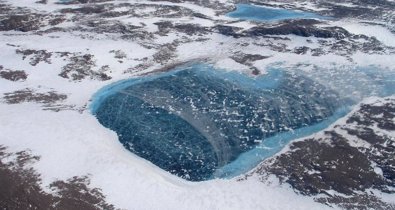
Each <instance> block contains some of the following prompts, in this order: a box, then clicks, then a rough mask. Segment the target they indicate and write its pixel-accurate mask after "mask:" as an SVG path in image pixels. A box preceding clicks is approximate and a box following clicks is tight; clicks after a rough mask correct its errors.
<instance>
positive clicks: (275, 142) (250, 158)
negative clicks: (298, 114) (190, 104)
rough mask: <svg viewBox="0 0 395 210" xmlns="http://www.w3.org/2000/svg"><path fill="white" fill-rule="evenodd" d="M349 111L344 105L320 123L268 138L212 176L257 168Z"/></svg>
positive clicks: (227, 176)
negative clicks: (292, 142) (296, 140)
mask: <svg viewBox="0 0 395 210" xmlns="http://www.w3.org/2000/svg"><path fill="white" fill-rule="evenodd" d="M348 112H350V107H342V108H339V109H338V110H337V111H336V112H335V113H334V114H333V115H332V116H330V117H328V118H327V119H326V120H324V121H322V122H320V123H317V124H314V125H311V126H307V127H303V128H299V129H296V130H293V131H288V132H284V133H280V134H277V135H275V136H273V137H270V138H267V139H265V140H264V141H263V142H262V143H261V144H259V145H258V146H257V147H256V148H254V149H252V150H250V151H248V152H245V153H243V154H241V155H240V156H239V157H238V158H237V159H236V160H234V161H232V162H231V163H229V164H227V165H225V166H223V167H222V168H219V169H217V170H216V171H215V173H214V174H213V177H212V178H233V177H236V176H239V175H240V174H244V173H246V172H248V171H250V170H252V169H253V168H255V167H256V166H257V165H258V164H259V163H260V162H262V160H265V159H267V158H269V157H271V156H273V155H275V154H276V153H278V152H280V151H281V150H282V149H283V148H284V146H285V145H287V144H288V143H289V142H291V141H292V140H295V139H298V138H303V137H306V136H309V135H312V134H314V133H317V132H318V131H321V130H324V129H325V128H327V127H328V126H330V125H331V124H333V123H334V122H335V121H336V120H338V119H339V118H341V117H344V116H345V115H346V114H347V113H348Z"/></svg>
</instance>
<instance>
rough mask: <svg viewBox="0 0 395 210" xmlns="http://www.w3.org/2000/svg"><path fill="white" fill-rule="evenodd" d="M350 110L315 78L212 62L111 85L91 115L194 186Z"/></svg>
mask: <svg viewBox="0 0 395 210" xmlns="http://www.w3.org/2000/svg"><path fill="white" fill-rule="evenodd" d="M349 105H350V103H349V101H348V100H343V99H342V98H341V97H339V96H338V94H337V93H336V92H334V91H332V90H330V89H328V88H326V87H324V86H322V85H320V84H319V83H317V82H314V81H313V80H311V79H309V78H307V77H304V76H302V75H298V74H295V73H290V72H287V71H285V70H283V69H270V70H269V71H268V74H266V75H262V76H258V77H251V76H248V75H244V74H242V73H238V72H229V71H225V70H220V69H215V68H213V67H212V66H209V65H205V64H194V65H190V66H183V67H179V68H177V69H175V70H173V71H170V72H166V73H161V74H156V75H152V76H145V77H140V78H134V79H130V80H125V81H121V82H118V83H115V84H112V85H109V86H107V87H105V88H103V89H102V90H100V91H99V92H98V93H97V94H96V95H95V96H94V98H93V102H92V104H91V109H92V112H93V113H94V114H95V115H96V117H97V118H98V120H99V121H100V123H101V124H102V125H104V126H105V127H107V128H109V129H111V130H114V131H115V132H116V133H117V134H118V137H119V140H120V142H121V143H122V144H123V145H124V146H125V148H126V149H128V150H130V151H131V152H133V153H135V154H136V155H138V156H140V157H142V158H145V159H147V160H149V161H151V162H152V163H154V164H156V165H157V166H159V167H160V168H162V169H164V170H166V171H169V172H170V173H172V174H175V175H177V176H180V177H182V178H185V179H187V180H191V181H202V180H208V179H212V178H217V177H232V176H236V175H239V174H241V173H244V172H245V171H247V170H250V169H252V168H253V167H255V166H256V165H257V164H258V163H259V162H260V161H262V160H263V159H265V158H267V157H270V156H272V155H273V154H275V153H276V152H278V151H279V150H281V149H282V148H283V147H284V146H285V145H286V144H287V143H288V142H289V141H291V140H293V139H295V138H299V137H302V136H306V135H309V134H311V133H314V132H317V131H319V130H321V129H324V128H325V127H327V126H328V125H329V124H330V123H332V122H334V121H335V120H336V119H338V118H339V117H341V116H344V114H346V113H347V111H348V109H347V108H345V107H348V106H349Z"/></svg>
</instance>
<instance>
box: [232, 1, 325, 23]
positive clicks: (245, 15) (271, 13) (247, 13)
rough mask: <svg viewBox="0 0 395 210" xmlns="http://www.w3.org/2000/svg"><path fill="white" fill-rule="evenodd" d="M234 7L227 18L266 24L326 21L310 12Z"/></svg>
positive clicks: (246, 5)
mask: <svg viewBox="0 0 395 210" xmlns="http://www.w3.org/2000/svg"><path fill="white" fill-rule="evenodd" d="M236 6H237V8H236V10H235V11H232V12H230V13H228V14H227V15H228V16H229V17H232V18H238V19H242V20H254V21H266V22H269V21H278V20H286V19H328V17H324V16H321V15H318V14H315V13H310V12H302V11H293V10H287V9H280V8H271V7H265V6H256V5H251V4H237V5H236Z"/></svg>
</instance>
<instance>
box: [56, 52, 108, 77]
mask: <svg viewBox="0 0 395 210" xmlns="http://www.w3.org/2000/svg"><path fill="white" fill-rule="evenodd" d="M93 58H94V56H93V55H91V54H85V55H75V56H72V57H70V58H69V60H70V62H69V63H68V64H67V65H65V66H63V67H62V71H61V73H60V74H59V76H60V77H63V78H67V79H71V80H74V81H79V80H82V79H85V78H87V77H89V78H90V79H97V80H101V81H105V80H109V79H111V77H110V76H108V75H107V74H106V73H105V72H106V71H108V68H106V66H102V67H101V68H100V69H99V70H98V71H95V70H94V69H93V68H94V67H95V66H96V64H95V61H94V59H93Z"/></svg>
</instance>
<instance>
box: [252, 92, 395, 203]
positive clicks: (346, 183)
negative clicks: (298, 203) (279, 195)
mask: <svg viewBox="0 0 395 210" xmlns="http://www.w3.org/2000/svg"><path fill="white" fill-rule="evenodd" d="M394 119H395V99H391V98H387V99H381V100H379V101H378V102H377V103H371V104H362V105H361V106H360V108H359V110H357V111H356V112H354V113H353V114H352V115H350V117H349V118H348V119H347V121H346V123H345V124H339V125H336V126H335V127H334V129H332V130H327V131H325V132H324V136H323V137H315V138H309V139H305V140H303V141H297V142H294V143H292V144H291V145H290V151H289V152H285V153H283V154H280V155H278V156H276V157H275V158H272V159H270V160H267V161H264V162H263V163H262V164H261V165H260V166H258V167H257V169H255V171H254V172H252V174H258V175H259V176H260V177H261V178H263V179H264V177H265V176H267V175H268V174H274V175H276V176H277V177H278V178H279V179H280V181H281V182H286V183H288V184H290V185H291V186H292V187H293V188H294V189H295V190H296V191H297V192H299V193H301V194H303V195H321V197H320V198H317V199H316V200H317V201H318V202H322V203H326V204H328V205H338V206H341V207H343V208H345V209H368V208H373V209H395V206H394V204H388V203H385V202H384V201H382V200H380V199H379V198H377V197H376V196H375V195H374V194H370V193H368V192H369V190H370V189H375V190H378V191H381V192H383V193H390V194H394V195H395V190H394V187H395V140H394V136H388V135H387V134H386V133H385V132H384V133H383V132H381V131H380V130H377V129H375V127H376V126H377V127H378V128H379V129H382V130H385V131H387V132H391V131H394V130H395V121H394ZM344 133H346V134H347V135H345V134H344ZM351 142H354V143H351ZM364 142H366V143H368V144H369V146H363V144H364ZM354 144H356V145H358V146H353V145H354ZM377 171H381V172H377ZM331 191H334V192H337V193H341V194H338V195H336V194H335V195H333V193H331ZM367 200H368V201H370V202H369V204H367V203H366V202H367Z"/></svg>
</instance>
